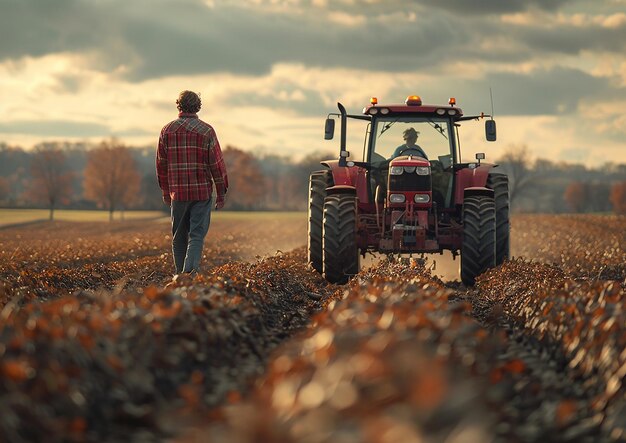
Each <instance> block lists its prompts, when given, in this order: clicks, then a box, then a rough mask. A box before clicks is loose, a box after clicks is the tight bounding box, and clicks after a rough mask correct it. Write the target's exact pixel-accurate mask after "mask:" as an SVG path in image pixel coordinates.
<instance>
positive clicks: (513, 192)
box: [498, 144, 537, 206]
mask: <svg viewBox="0 0 626 443" xmlns="http://www.w3.org/2000/svg"><path fill="white" fill-rule="evenodd" d="M498 163H499V165H500V167H501V168H502V170H503V171H504V172H506V174H507V175H508V176H509V201H510V204H511V206H513V205H514V202H515V201H516V199H518V198H519V196H520V195H521V194H523V193H524V191H525V190H527V189H528V188H530V187H531V186H532V184H533V181H534V180H535V179H536V178H537V174H536V173H535V171H534V169H533V166H534V161H533V158H532V155H531V153H530V149H529V148H528V146H527V145H514V144H513V145H509V146H508V147H507V148H506V150H505V151H504V153H503V154H502V157H500V159H499V160H498Z"/></svg>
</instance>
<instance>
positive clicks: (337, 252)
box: [322, 194, 359, 284]
mask: <svg viewBox="0 0 626 443" xmlns="http://www.w3.org/2000/svg"><path fill="white" fill-rule="evenodd" d="M356 235H357V200H356V197H355V196H354V195H347V194H335V195H329V196H328V197H326V199H325V200H324V223H323V236H322V237H323V238H322V254H323V266H322V268H323V270H322V273H323V275H324V278H325V279H326V280H327V281H328V282H330V283H337V284H344V283H347V282H348V280H349V279H350V277H351V276H353V275H355V274H357V273H358V272H359V250H358V247H357V238H356Z"/></svg>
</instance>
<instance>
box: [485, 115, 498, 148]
mask: <svg viewBox="0 0 626 443" xmlns="http://www.w3.org/2000/svg"><path fill="white" fill-rule="evenodd" d="M485 137H487V141H488V142H495V141H496V121H495V120H493V119H492V120H485Z"/></svg>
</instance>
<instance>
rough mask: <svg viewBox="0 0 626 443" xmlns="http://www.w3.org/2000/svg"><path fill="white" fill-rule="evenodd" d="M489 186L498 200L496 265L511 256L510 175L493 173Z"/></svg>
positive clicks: (489, 177) (490, 176)
mask: <svg viewBox="0 0 626 443" xmlns="http://www.w3.org/2000/svg"><path fill="white" fill-rule="evenodd" d="M487 187H488V188H490V189H493V192H494V199H495V201H496V266H497V265H501V264H502V263H503V262H504V261H505V260H508V259H509V258H511V239H510V233H511V224H510V222H509V177H508V176H507V175H506V174H499V173H491V174H489V176H488V178H487Z"/></svg>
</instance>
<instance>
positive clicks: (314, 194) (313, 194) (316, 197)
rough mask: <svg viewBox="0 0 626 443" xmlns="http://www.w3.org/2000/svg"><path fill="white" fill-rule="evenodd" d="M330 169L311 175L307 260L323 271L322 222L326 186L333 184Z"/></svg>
mask: <svg viewBox="0 0 626 443" xmlns="http://www.w3.org/2000/svg"><path fill="white" fill-rule="evenodd" d="M332 182H333V177H332V174H331V172H330V170H323V171H316V172H313V173H311V176H310V177H309V238H308V244H307V261H308V262H309V266H311V267H312V268H313V269H315V270H316V271H317V272H319V273H320V274H321V273H322V223H323V218H324V199H325V198H326V188H328V187H330V186H332Z"/></svg>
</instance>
